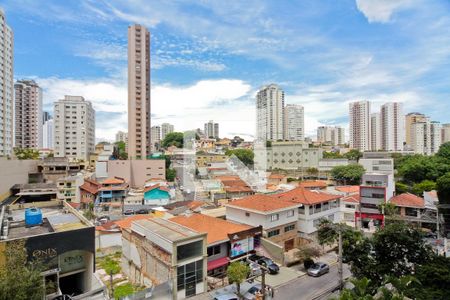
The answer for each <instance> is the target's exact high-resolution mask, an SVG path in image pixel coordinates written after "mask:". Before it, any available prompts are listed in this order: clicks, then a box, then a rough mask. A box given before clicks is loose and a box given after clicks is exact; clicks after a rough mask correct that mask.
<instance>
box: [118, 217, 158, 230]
mask: <svg viewBox="0 0 450 300" xmlns="http://www.w3.org/2000/svg"><path fill="white" fill-rule="evenodd" d="M151 218H153V217H152V216H151V215H135V216H131V217H127V218H125V219H122V220H119V221H115V223H116V225H117V226H119V227H120V229H128V228H130V227H131V223H132V222H133V221H137V220H148V219H151Z"/></svg>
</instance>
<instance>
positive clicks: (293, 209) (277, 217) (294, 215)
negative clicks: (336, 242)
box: [226, 194, 301, 251]
mask: <svg viewBox="0 0 450 300" xmlns="http://www.w3.org/2000/svg"><path fill="white" fill-rule="evenodd" d="M300 206H301V204H298V203H294V202H292V201H286V200H281V199H276V198H274V197H271V196H267V195H263V194H257V195H252V196H248V197H245V198H242V199H238V200H234V201H232V202H230V203H229V204H227V205H226V218H227V220H230V221H233V222H237V223H242V224H247V225H250V226H253V227H257V226H262V227H263V237H265V238H267V239H269V240H270V241H272V242H274V243H277V244H278V245H280V246H282V247H283V248H284V250H285V251H288V250H291V249H293V248H294V247H296V246H297V222H298V208H299V207H300Z"/></svg>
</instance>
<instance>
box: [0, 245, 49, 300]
mask: <svg viewBox="0 0 450 300" xmlns="http://www.w3.org/2000/svg"><path fill="white" fill-rule="evenodd" d="M4 257H5V262H4V266H2V268H0V300H8V299H16V300H29V299H31V300H41V299H42V298H43V296H44V293H45V290H44V283H43V279H42V276H41V271H42V269H43V268H42V266H41V264H40V263H38V262H36V261H34V262H28V261H27V252H26V249H25V242H24V241H11V242H8V243H7V244H6V247H5V249H4Z"/></svg>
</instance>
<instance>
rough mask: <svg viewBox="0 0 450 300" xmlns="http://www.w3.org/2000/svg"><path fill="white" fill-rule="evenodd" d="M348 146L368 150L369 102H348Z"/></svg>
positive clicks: (369, 135) (369, 144) (369, 133)
mask: <svg viewBox="0 0 450 300" xmlns="http://www.w3.org/2000/svg"><path fill="white" fill-rule="evenodd" d="M349 108H350V148H353V149H358V150H360V151H368V150H370V146H371V142H370V137H371V132H370V102H369V101H358V102H353V103H350V105H349Z"/></svg>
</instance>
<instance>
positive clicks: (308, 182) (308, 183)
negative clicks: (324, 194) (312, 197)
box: [298, 180, 328, 188]
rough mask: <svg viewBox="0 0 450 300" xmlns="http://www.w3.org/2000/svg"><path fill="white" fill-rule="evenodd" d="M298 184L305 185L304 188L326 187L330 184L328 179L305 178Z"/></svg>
mask: <svg viewBox="0 0 450 300" xmlns="http://www.w3.org/2000/svg"><path fill="white" fill-rule="evenodd" d="M298 186H301V187H304V188H326V187H327V186H328V185H327V183H326V181H322V180H305V181H301V182H300V183H299V184H298Z"/></svg>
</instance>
